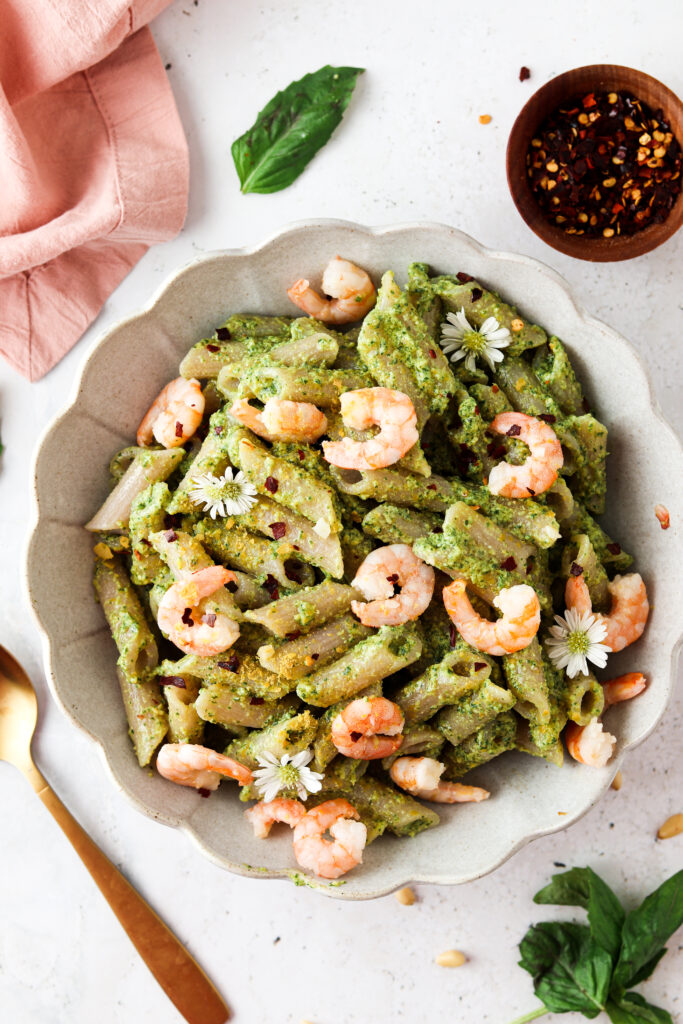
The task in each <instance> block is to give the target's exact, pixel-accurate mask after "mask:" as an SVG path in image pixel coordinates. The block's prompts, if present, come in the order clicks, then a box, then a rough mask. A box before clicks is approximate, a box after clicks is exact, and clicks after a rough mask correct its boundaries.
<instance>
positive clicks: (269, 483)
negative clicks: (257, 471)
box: [263, 476, 278, 494]
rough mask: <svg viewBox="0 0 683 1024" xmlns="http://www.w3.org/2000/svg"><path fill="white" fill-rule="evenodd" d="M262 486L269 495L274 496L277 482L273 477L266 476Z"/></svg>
mask: <svg viewBox="0 0 683 1024" xmlns="http://www.w3.org/2000/svg"><path fill="white" fill-rule="evenodd" d="M263 486H264V487H265V489H266V490H267V491H270V493H271V494H275V493H276V491H277V489H278V482H277V480H276V479H275V477H274V476H267V477H266V482H265V483H264V485H263Z"/></svg>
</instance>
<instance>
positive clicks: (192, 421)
mask: <svg viewBox="0 0 683 1024" xmlns="http://www.w3.org/2000/svg"><path fill="white" fill-rule="evenodd" d="M203 415H204V395H203V394H202V388H201V384H200V383H199V381H198V380H195V379H194V377H193V378H192V379H191V380H185V378H184V377H176V379H175V380H172V381H171V382H170V383H169V384H167V385H166V387H165V388H164V389H163V391H161V392H159V394H158V395H157V397H156V398H155V399H154V401H153V402H152V404H151V405H150V407H149V409H148V410H147V412H146V413H145V415H144V418H143V420H142V423H141V424H140V426H139V427H138V437H137V440H138V444H139V445H141V446H143V447H149V445H151V444H152V441H153V440H154V439H155V438H156V440H157V441H158V442H159V444H163V446H164V448H177V447H178V446H179V445H181V444H184V443H185V441H187V439H188V438H190V437H192V435H193V434H194V432H195V431H196V429H197V427H198V426H199V424H200V423H201V422H202V416H203Z"/></svg>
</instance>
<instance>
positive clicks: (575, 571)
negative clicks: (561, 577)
mask: <svg viewBox="0 0 683 1024" xmlns="http://www.w3.org/2000/svg"><path fill="white" fill-rule="evenodd" d="M569 574H570V575H571V576H582V575H583V566H582V565H579V563H578V562H572V564H571V568H570V569H569Z"/></svg>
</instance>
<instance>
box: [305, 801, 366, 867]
mask: <svg viewBox="0 0 683 1024" xmlns="http://www.w3.org/2000/svg"><path fill="white" fill-rule="evenodd" d="M359 818H360V815H359V814H358V811H357V810H356V808H355V807H352V806H351V804H350V803H349V802H348V800H327V801H326V802H325V803H324V804H318V806H317V807H312V808H311V810H310V811H308V812H307V813H306V814H305V815H304V816H303V818H302V819H301V821H300V822H299V823H298V824H297V825H296V826H295V828H294V856H295V857H296V859H297V861H298V862H299V864H300V865H301V867H302V868H306V869H307V870H309V871H314V872H315V874H316V875H319V876H320V878H339V876H340V875H344V874H346V872H347V871H350V870H351V868H355V866H356V864H360V862H361V861H362V859H363V850H364V849H365V843H366V841H367V829H366V827H365V825H364V824H363V823H362V822H361V821H359V820H358V819H359ZM352 819H353V820H352ZM325 832H329V833H330V835H331V836H332V839H331V840H329V839H326V838H325V835H324V833H325Z"/></svg>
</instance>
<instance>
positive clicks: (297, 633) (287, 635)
mask: <svg viewBox="0 0 683 1024" xmlns="http://www.w3.org/2000/svg"><path fill="white" fill-rule="evenodd" d="M300 636H301V630H300V629H294V630H292V632H291V633H285V640H298V639H299V637H300Z"/></svg>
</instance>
